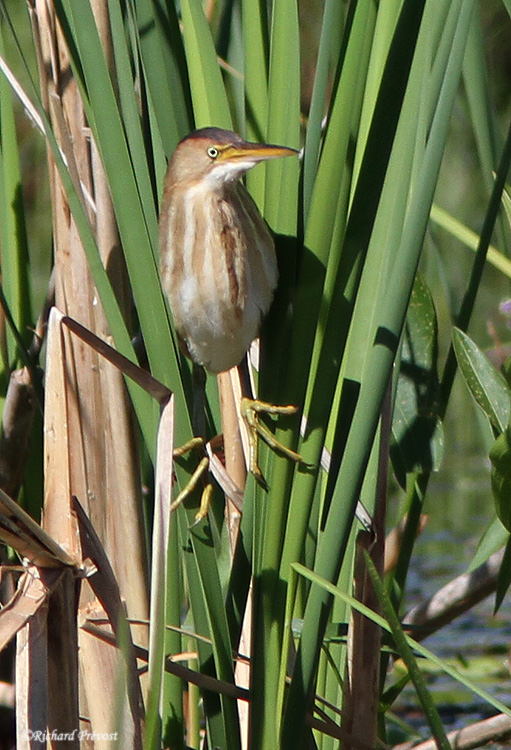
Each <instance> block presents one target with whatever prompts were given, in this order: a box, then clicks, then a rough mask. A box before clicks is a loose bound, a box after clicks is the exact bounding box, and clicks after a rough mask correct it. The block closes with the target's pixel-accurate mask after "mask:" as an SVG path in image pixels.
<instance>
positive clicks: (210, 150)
mask: <svg viewBox="0 0 511 750" xmlns="http://www.w3.org/2000/svg"><path fill="white" fill-rule="evenodd" d="M207 153H208V156H209V157H210V158H211V159H216V157H217V156H218V149H217V148H215V147H214V146H210V147H209V148H208V151H207Z"/></svg>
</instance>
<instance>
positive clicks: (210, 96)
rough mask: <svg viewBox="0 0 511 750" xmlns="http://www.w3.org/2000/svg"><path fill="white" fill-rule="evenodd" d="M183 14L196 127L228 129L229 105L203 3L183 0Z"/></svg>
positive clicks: (196, 0) (195, 0)
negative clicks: (210, 126) (211, 126)
mask: <svg viewBox="0 0 511 750" xmlns="http://www.w3.org/2000/svg"><path fill="white" fill-rule="evenodd" d="M181 13H182V17H183V36H184V43H185V52H186V60H187V65H188V74H189V76H190V89H191V94H192V103H193V113H194V119H195V126H196V127H197V128H204V127H207V126H209V125H213V126H215V127H217V128H227V129H228V130H229V129H231V128H232V120H231V115H230V113H229V105H228V103H227V97H226V95H225V88H224V85H223V81H222V76H221V73H220V68H219V66H218V62H217V57H216V52H215V46H214V44H213V39H212V37H211V32H210V30H209V27H208V24H207V22H206V19H205V17H204V11H203V10H202V5H201V3H200V2H198V0H183V2H182V3H181Z"/></svg>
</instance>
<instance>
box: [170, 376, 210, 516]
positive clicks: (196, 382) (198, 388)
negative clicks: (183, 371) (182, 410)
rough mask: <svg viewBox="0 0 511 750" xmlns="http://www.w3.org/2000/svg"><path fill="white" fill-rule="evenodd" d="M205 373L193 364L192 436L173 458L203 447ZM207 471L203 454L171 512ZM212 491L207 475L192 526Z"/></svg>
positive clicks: (204, 510)
mask: <svg viewBox="0 0 511 750" xmlns="http://www.w3.org/2000/svg"><path fill="white" fill-rule="evenodd" d="M205 396H206V373H205V372H204V368H203V367H201V366H200V365H196V364H194V365H193V414H192V428H193V432H194V436H195V437H193V438H192V439H191V440H189V441H188V442H187V443H185V444H184V445H182V446H180V447H179V448H176V449H175V451H174V458H179V456H183V455H185V453H188V452H189V451H191V450H193V449H195V448H202V449H204V442H205V435H206V416H205V405H206V398H205ZM208 472H209V458H208V457H207V456H203V457H202V458H201V460H200V461H199V464H198V466H197V468H196V469H195V471H194V472H193V474H192V476H191V477H190V479H189V480H188V483H187V484H186V486H185V487H183V489H182V490H181V492H180V493H179V494H178V496H177V497H176V499H175V500H174V501H173V503H172V504H171V506H170V510H171V512H172V511H174V510H176V508H178V507H179V506H180V505H181V503H182V502H184V501H185V500H186V498H187V497H189V496H190V495H191V493H192V492H193V491H194V490H195V488H196V487H197V485H198V483H199V481H200V480H201V479H202V478H204V477H205V476H206V477H208ZM212 492H213V485H212V484H211V481H210V479H209V477H208V478H207V481H206V484H205V485H204V489H203V490H202V495H201V501H200V507H199V510H198V511H197V513H196V514H195V523H194V524H193V526H195V525H196V524H197V523H200V521H202V519H203V518H206V516H207V515H208V511H209V506H210V503H211V495H212Z"/></svg>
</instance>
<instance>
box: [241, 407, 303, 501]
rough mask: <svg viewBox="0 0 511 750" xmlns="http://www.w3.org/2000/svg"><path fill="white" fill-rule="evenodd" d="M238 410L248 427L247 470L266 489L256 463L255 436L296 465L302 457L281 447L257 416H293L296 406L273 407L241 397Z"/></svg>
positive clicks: (285, 446) (264, 481)
mask: <svg viewBox="0 0 511 750" xmlns="http://www.w3.org/2000/svg"><path fill="white" fill-rule="evenodd" d="M240 410H241V415H242V417H243V418H244V420H245V422H246V423H247V426H248V437H249V451H250V453H249V470H250V472H251V473H252V474H253V475H254V476H255V478H256V480H257V481H258V482H259V484H261V486H262V487H263V488H264V489H268V485H267V483H266V480H265V479H264V477H263V474H262V472H261V469H260V468H259V464H258V462H257V435H259V437H261V438H262V439H263V440H264V442H265V443H266V444H267V445H268V446H269V447H270V448H271V449H272V450H274V451H277V452H278V453H281V454H282V455H284V456H286V458H289V459H290V460H291V461H296V462H297V463H299V462H300V461H301V460H302V457H301V456H300V454H299V453H296V451H294V450H292V449H291V448H288V447H287V445H283V444H282V443H281V442H280V441H279V440H277V438H276V437H275V436H274V435H273V434H272V433H271V432H270V430H269V429H268V428H267V427H266V425H265V424H263V423H262V422H260V421H259V418H258V415H259V414H261V413H263V414H278V415H284V416H285V415H289V414H295V413H296V411H297V409H296V406H275V405H274V404H268V403H266V402H265V401H259V400H258V399H252V398H246V397H243V398H242V399H241V405H240Z"/></svg>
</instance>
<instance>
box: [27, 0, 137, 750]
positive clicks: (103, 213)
mask: <svg viewBox="0 0 511 750" xmlns="http://www.w3.org/2000/svg"><path fill="white" fill-rule="evenodd" d="M93 7H94V11H95V14H96V19H97V23H98V29H99V31H100V34H101V37H102V40H103V42H104V44H105V48H106V49H107V53H106V54H107V59H108V56H109V54H110V46H109V45H110V35H109V31H108V15H107V12H106V9H107V4H106V3H105V2H104V1H103V0H101V1H98V2H96V3H94V4H93ZM32 20H33V30H34V38H35V42H36V47H37V50H38V55H39V74H40V80H41V87H42V96H43V101H44V102H45V104H46V106H47V110H48V113H49V116H50V119H51V122H52V126H53V128H54V132H55V134H56V137H57V140H58V142H59V145H60V146H61V148H62V151H63V152H64V153H65V155H66V159H67V164H68V168H69V170H70V173H71V174H72V175H73V176H74V182H75V185H77V187H78V189H79V190H82V189H83V193H82V198H83V204H84V205H86V206H87V210H88V215H89V219H90V222H91V226H92V227H93V230H94V232H95V236H96V240H97V243H98V247H99V249H100V252H101V255H102V258H103V261H104V263H105V266H106V267H107V269H108V271H109V273H110V274H111V281H112V284H113V286H114V288H115V291H116V294H117V297H118V300H119V303H120V305H121V308H122V309H123V311H124V314H125V316H126V318H128V316H129V309H130V297H129V291H128V290H129V285H128V282H127V279H126V272H125V269H124V264H123V261H122V253H121V251H120V248H119V240H118V234H117V228H116V224H115V218H114V213H113V209H112V204H111V199H110V194H109V190H108V185H107V182H106V178H105V175H104V172H103V168H102V165H101V162H100V159H99V157H98V154H97V150H96V148H95V145H94V143H93V140H92V137H91V134H90V132H89V130H88V127H87V122H86V118H85V115H84V108H83V104H82V101H81V99H80V94H79V91H78V87H77V85H76V82H75V81H74V80H73V77H72V74H71V66H70V61H69V57H68V53H67V50H66V47H65V44H64V40H63V36H62V34H61V33H60V30H59V27H58V23H57V19H56V15H55V11H54V8H53V5H52V2H51V0H36V1H35V3H34V6H33V9H32ZM48 160H49V177H50V189H51V195H52V209H53V229H54V252H55V290H56V306H57V308H58V309H59V310H60V311H62V312H63V313H65V314H67V315H69V316H71V317H72V318H75V319H76V320H78V321H79V322H81V323H82V324H83V325H84V326H86V327H87V328H89V329H90V330H92V331H94V332H96V334H97V335H99V336H100V337H102V338H104V339H108V327H107V323H106V319H105V316H104V313H103V311H102V309H101V305H100V303H99V300H98V295H97V292H96V289H95V287H94V284H93V282H92V278H91V274H90V272H89V269H88V265H87V260H86V257H85V253H84V250H83V247H82V244H81V241H80V237H79V234H78V231H77V228H76V225H75V222H74V220H73V217H72V215H71V213H70V209H69V205H68V202H67V200H66V196H65V192H64V189H63V186H62V184H61V181H60V178H59V175H58V172H57V169H56V167H55V164H54V162H53V159H52V156H51V153H49V157H48ZM86 193H87V194H88V195H89V196H92V201H93V205H91V203H90V201H89V202H87V200H86V199H85V194H86ZM46 371H47V374H46V411H45V424H44V436H45V498H44V516H43V527H44V528H45V530H46V531H47V532H48V533H49V534H50V535H51V536H52V537H53V538H54V539H55V540H56V541H58V542H59V544H60V545H61V546H62V547H63V548H64V549H65V550H67V551H68V552H69V554H70V555H72V556H73V557H80V554H81V548H80V542H79V536H78V529H77V523H76V516H75V514H74V512H73V510H72V506H71V503H72V497H73V496H76V497H78V498H79V500H80V502H81V504H82V505H83V507H84V508H85V511H86V513H87V515H88V517H89V519H90V521H91V523H92V526H93V527H94V529H95V532H96V534H97V536H98V538H99V539H100V541H101V543H102V545H103V547H104V549H105V550H106V553H107V555H108V558H109V560H110V563H111V565H112V568H113V570H114V573H115V576H116V579H117V581H118V584H119V589H120V592H121V596H122V599H123V600H124V601H125V606H126V611H127V614H128V616H129V617H131V618H133V619H137V620H139V621H140V620H147V618H148V601H147V592H148V585H147V571H146V567H147V566H146V561H147V557H146V550H145V544H144V540H145V535H144V531H143V522H142V513H141V481H140V476H139V462H138V456H137V445H136V440H135V437H134V425H133V415H132V410H131V406H130V403H129V400H128V397H127V394H126V390H125V386H124V382H123V378H122V375H121V374H120V373H119V372H118V370H117V369H116V368H115V367H113V366H112V365H111V364H109V363H108V362H106V361H105V360H104V359H103V358H102V357H101V356H100V355H98V354H97V353H96V352H95V351H94V350H93V349H91V348H90V347H89V346H88V345H87V344H86V343H84V342H83V341H81V340H80V339H79V338H77V337H75V336H73V335H72V334H71V333H70V332H69V331H67V330H64V329H63V327H62V326H61V324H60V321H59V320H58V318H57V317H56V316H51V322H50V333H49V338H48V348H47V368H46ZM76 591H77V589H76V579H75V578H74V577H73V576H72V575H71V574H70V575H69V576H64V577H63V582H62V583H61V584H60V585H59V587H58V588H57V590H56V591H55V592H54V593H53V594H52V595H51V597H50V601H49V613H48V622H49V623H51V627H50V628H49V629H48V670H47V685H46V690H47V695H48V708H47V722H48V729H51V728H55V729H56V730H58V731H60V732H62V731H66V729H73V728H74V729H76V728H77V727H78V713H79V714H80V716H82V717H86V718H87V721H86V723H85V724H82V728H83V729H85V730H87V732H89V733H92V732H95V733H96V734H97V735H105V736H107V735H108V733H111V732H112V731H116V730H118V731H121V732H122V735H121V736H120V745H121V746H122V747H124V748H129V747H140V746H141V726H140V717H139V716H135V715H134V714H133V712H132V713H130V712H129V711H127V712H126V711H122V710H121V711H119V708H120V706H122V705H128V704H129V703H130V701H129V700H128V699H127V697H126V696H125V695H124V696H123V691H125V690H126V685H124V686H121V685H120V680H119V676H120V675H122V674H123V670H124V662H123V656H122V654H121V652H120V651H119V650H116V649H114V648H113V647H112V646H110V645H108V644H105V643H101V642H100V641H99V640H98V639H95V638H91V637H90V636H89V635H86V634H82V633H81V632H79V631H78V629H77V614H78V609H80V610H82V611H85V610H87V611H90V610H91V609H94V610H95V611H97V610H98V609H100V610H101V611H103V610H102V609H101V605H99V603H98V601H97V599H96V597H95V594H94V592H93V590H92V588H91V587H90V585H89V583H88V582H87V580H84V581H83V582H82V583H81V587H80V594H79V598H78V600H77V598H76ZM104 614H105V613H104ZM114 629H115V628H114ZM145 637H146V629H142V630H141V631H140V632H138V633H137V638H136V640H137V641H138V642H139V643H141V645H145V644H144V641H145ZM21 638H26V633H24V634H23V635H22V636H21V637H20V643H21ZM29 638H30V636H29ZM78 645H79V648H78ZM78 673H80V675H81V680H80V691H78V684H79V680H78ZM20 679H21V678H20ZM27 689H28V688H27ZM78 694H79V703H78ZM21 699H23V696H22V697H21ZM25 699H27V696H25ZM120 716H122V726H117V727H116V722H119V721H120V720H119V718H118V717H120ZM107 744H108V742H101V741H100V742H97V741H96V742H95V743H94V747H95V748H98V747H102V746H104V747H106V746H107ZM78 746H79V744H78V740H75V741H71V743H70V744H69V745H68V744H66V747H78ZM80 746H81V747H92V746H93V744H92V742H91V741H89V740H87V738H86V737H85V739H82V741H81V744H80Z"/></svg>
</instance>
